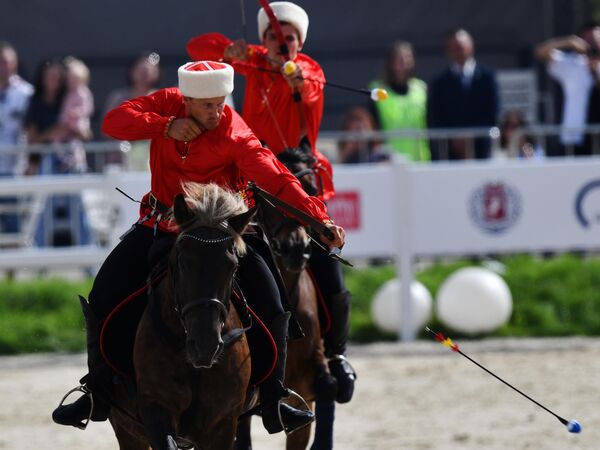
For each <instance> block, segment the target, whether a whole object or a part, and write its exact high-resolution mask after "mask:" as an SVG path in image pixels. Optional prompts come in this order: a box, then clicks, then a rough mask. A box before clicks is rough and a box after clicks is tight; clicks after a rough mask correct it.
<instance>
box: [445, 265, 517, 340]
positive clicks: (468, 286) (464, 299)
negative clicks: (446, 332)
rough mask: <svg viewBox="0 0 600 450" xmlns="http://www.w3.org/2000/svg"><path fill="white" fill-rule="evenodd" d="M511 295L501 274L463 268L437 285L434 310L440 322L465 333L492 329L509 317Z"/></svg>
mask: <svg viewBox="0 0 600 450" xmlns="http://www.w3.org/2000/svg"><path fill="white" fill-rule="evenodd" d="M511 312H512V296H511V294H510V290H509V289H508V286H507V284H506V282H505V281H504V280H503V279H502V277H501V276H500V275H498V274H497V273H495V272H492V271H491V270H489V269H485V268H483V267H465V268H463V269H459V270H457V271H456V272H454V273H453V274H452V275H450V276H449V277H448V278H447V279H446V280H445V281H444V282H443V283H442V285H441V286H440V289H439V290H438V293H437V297H436V313H437V316H438V318H439V319H440V321H441V322H442V323H443V324H444V325H446V326H448V327H449V328H452V329H454V330H456V331H461V332H464V333H467V334H476V333H486V332H490V331H494V330H495V329H496V328H498V327H500V326H502V325H504V324H505V323H506V322H508V320H509V319H510V314H511Z"/></svg>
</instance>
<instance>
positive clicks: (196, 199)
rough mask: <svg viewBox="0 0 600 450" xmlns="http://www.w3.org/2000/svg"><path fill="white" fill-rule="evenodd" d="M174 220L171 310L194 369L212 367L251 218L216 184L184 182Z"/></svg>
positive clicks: (220, 343) (251, 212) (230, 195)
mask: <svg viewBox="0 0 600 450" xmlns="http://www.w3.org/2000/svg"><path fill="white" fill-rule="evenodd" d="M184 190H185V193H186V196H185V197H184V195H183V194H179V195H177V196H176V197H175V200H174V204H173V215H174V218H175V222H176V223H177V224H178V226H179V228H180V230H181V232H180V234H179V236H178V238H177V241H176V243H175V246H174V248H173V250H172V253H171V258H170V261H169V267H170V274H171V278H172V280H173V299H174V302H175V305H174V306H175V309H176V311H177V314H178V315H179V319H180V321H181V324H182V326H183V329H184V332H185V336H186V352H187V358H188V360H189V361H190V363H191V364H192V365H193V366H194V367H195V368H201V367H211V366H212V365H213V364H214V363H215V362H216V361H217V360H218V358H219V356H220V355H221V353H222V351H223V347H224V344H223V339H222V337H221V332H222V331H223V327H224V325H225V321H226V318H227V314H228V311H229V307H230V296H231V290H232V284H233V278H234V275H235V271H236V268H237V266H238V257H239V256H241V255H242V254H243V253H244V251H245V245H244V242H243V240H242V238H241V233H242V232H243V230H244V228H245V227H246V226H247V225H248V223H249V221H250V219H251V218H252V215H253V211H247V210H246V209H247V208H246V207H245V205H244V203H243V202H242V201H241V199H238V198H237V197H236V196H235V195H234V194H231V193H229V192H227V191H225V190H223V189H221V188H220V187H218V186H217V185H215V184H210V185H201V184H196V183H188V184H186V185H185V187H184Z"/></svg>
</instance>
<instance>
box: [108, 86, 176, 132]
mask: <svg viewBox="0 0 600 450" xmlns="http://www.w3.org/2000/svg"><path fill="white" fill-rule="evenodd" d="M175 92H176V90H175V89H161V90H159V91H156V92H155V93H153V94H151V95H147V96H143V97H137V98H134V99H132V100H128V101H126V102H124V103H122V104H121V106H118V107H116V108H115V109H113V110H111V111H109V112H108V113H107V114H106V116H105V117H104V121H103V122H102V132H103V133H105V134H107V135H108V136H110V137H112V138H115V139H121V140H128V141H135V140H141V139H154V138H159V137H161V136H163V135H164V132H165V128H166V126H167V123H168V122H169V118H170V117H171V116H174V115H176V114H177V108H176V107H174V105H175V102H172V101H170V98H171V97H172V96H173V95H175V96H177V94H175Z"/></svg>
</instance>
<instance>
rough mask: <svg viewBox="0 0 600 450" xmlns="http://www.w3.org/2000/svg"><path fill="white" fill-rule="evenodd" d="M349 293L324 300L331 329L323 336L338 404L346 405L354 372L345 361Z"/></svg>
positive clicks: (351, 391) (348, 327)
mask: <svg viewBox="0 0 600 450" xmlns="http://www.w3.org/2000/svg"><path fill="white" fill-rule="evenodd" d="M351 300H352V296H351V295H350V292H348V291H344V292H341V293H339V294H337V295H333V296H331V297H330V298H327V299H326V302H327V307H328V308H329V313H330V314H329V315H330V317H331V329H330V330H329V333H327V335H326V336H325V339H324V340H325V356H327V357H328V358H329V371H330V372H331V375H333V376H334V377H335V379H336V380H337V395H336V401H337V402H338V403H347V402H349V401H350V400H351V399H352V395H353V394H354V381H355V380H356V372H355V371H354V369H353V368H352V366H351V365H350V363H349V362H348V360H347V359H346V356H345V355H346V344H347V342H348V333H349V331H350V302H351Z"/></svg>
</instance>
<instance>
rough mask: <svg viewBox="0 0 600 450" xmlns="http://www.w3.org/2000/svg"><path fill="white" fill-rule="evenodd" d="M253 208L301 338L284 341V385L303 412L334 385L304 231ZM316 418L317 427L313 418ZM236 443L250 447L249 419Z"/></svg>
mask: <svg viewBox="0 0 600 450" xmlns="http://www.w3.org/2000/svg"><path fill="white" fill-rule="evenodd" d="M283 153H284V154H283V155H282V158H284V159H283V160H284V162H286V166H287V167H288V169H290V171H291V172H292V173H294V174H296V175H297V176H298V178H299V180H300V181H301V183H302V185H303V187H304V189H305V190H307V191H308V192H313V189H312V187H313V186H314V183H315V180H314V175H312V172H311V171H310V170H309V160H308V159H306V158H304V157H300V155H301V151H300V150H296V149H293V150H286V151H285V152H283ZM290 155H291V158H289V156H290ZM278 156H279V155H278ZM286 156H287V157H288V158H287V159H286ZM315 190H316V188H315ZM258 204H259V208H258V214H257V217H258V219H259V223H260V225H261V228H262V229H263V230H264V231H265V234H266V235H267V237H268V239H269V242H270V244H271V249H272V251H273V253H274V255H275V261H276V263H277V266H278V268H279V272H280V273H281V276H282V279H283V283H284V285H285V289H286V291H287V296H288V299H289V302H290V307H291V309H292V312H293V315H294V317H295V318H296V319H297V320H298V322H299V324H300V327H301V328H302V331H303V333H304V336H303V337H302V338H299V339H291V340H290V341H289V342H288V357H287V362H286V371H285V385H286V386H287V387H289V388H290V389H292V390H293V391H295V392H296V393H298V394H299V395H300V396H301V397H302V398H303V399H304V400H305V401H306V403H307V404H308V405H309V407H310V408H311V409H314V402H315V400H316V389H320V390H325V391H330V392H331V391H332V390H333V391H335V388H336V387H335V380H333V379H332V377H331V375H330V374H329V368H328V365H327V358H326V357H325V353H324V347H323V340H322V338H321V325H320V321H319V309H318V293H317V287H316V286H315V284H314V282H313V280H312V278H311V276H310V274H309V273H308V270H307V263H308V260H309V258H310V254H311V247H310V245H311V244H310V237H309V235H308V232H307V230H306V228H305V227H304V226H303V225H301V224H300V223H299V222H297V221H296V220H293V219H291V218H289V217H286V216H284V215H283V214H282V213H281V212H279V211H278V210H277V209H275V208H273V207H269V206H268V205H265V204H264V203H261V202H260V201H259V202H258ZM329 396H330V397H331V398H332V399H333V398H334V397H335V395H332V394H330V395H329ZM316 419H317V428H318V427H319V423H318V421H319V417H318V416H317V418H316ZM310 432H311V427H310V426H307V427H304V428H302V429H300V430H297V431H295V432H293V433H291V434H289V435H288V436H287V439H286V449H287V450H301V449H306V448H307V446H308V443H309V439H310ZM237 439H238V440H237V447H236V449H238V450H242V449H250V448H251V442H250V419H249V418H248V419H245V420H243V421H241V422H240V425H239V429H238V437H237ZM319 448H323V447H319Z"/></svg>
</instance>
